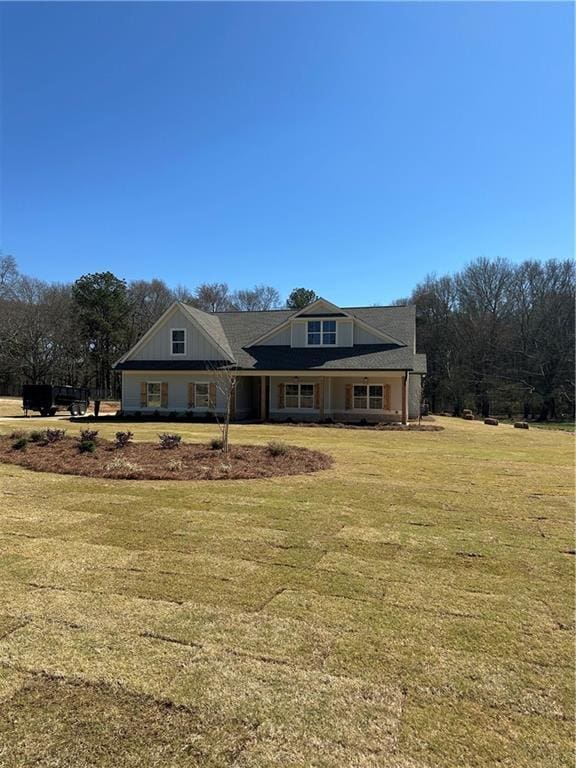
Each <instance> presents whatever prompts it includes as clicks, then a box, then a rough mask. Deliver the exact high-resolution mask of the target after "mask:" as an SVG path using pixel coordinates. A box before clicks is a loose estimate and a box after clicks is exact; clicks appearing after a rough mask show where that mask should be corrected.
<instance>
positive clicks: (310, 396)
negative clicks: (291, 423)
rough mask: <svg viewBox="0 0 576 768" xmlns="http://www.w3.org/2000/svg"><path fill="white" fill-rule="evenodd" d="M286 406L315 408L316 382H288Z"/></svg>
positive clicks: (285, 397) (285, 396) (285, 398)
mask: <svg viewBox="0 0 576 768" xmlns="http://www.w3.org/2000/svg"><path fill="white" fill-rule="evenodd" d="M284 404H285V406H286V408H314V384H286V389H285V392H284Z"/></svg>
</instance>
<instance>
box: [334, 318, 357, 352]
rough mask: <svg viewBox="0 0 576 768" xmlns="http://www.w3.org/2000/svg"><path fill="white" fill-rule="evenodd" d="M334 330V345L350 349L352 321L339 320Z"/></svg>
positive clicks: (352, 331) (352, 332)
mask: <svg viewBox="0 0 576 768" xmlns="http://www.w3.org/2000/svg"><path fill="white" fill-rule="evenodd" d="M336 325H337V329H336V344H337V346H338V347H351V346H352V344H353V343H354V338H353V337H354V321H353V320H339V321H338V322H337V324H336Z"/></svg>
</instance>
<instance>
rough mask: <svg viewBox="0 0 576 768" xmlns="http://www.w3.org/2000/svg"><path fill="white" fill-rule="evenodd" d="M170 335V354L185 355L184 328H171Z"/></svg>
mask: <svg viewBox="0 0 576 768" xmlns="http://www.w3.org/2000/svg"><path fill="white" fill-rule="evenodd" d="M171 335H172V354H173V355H185V354H186V329H185V328H172V330H171Z"/></svg>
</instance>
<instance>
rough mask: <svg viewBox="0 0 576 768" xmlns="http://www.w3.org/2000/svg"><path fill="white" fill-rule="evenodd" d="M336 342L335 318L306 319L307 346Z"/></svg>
mask: <svg viewBox="0 0 576 768" xmlns="http://www.w3.org/2000/svg"><path fill="white" fill-rule="evenodd" d="M330 344H336V320H308V346H309V347H322V346H324V345H327V346H328V345H330Z"/></svg>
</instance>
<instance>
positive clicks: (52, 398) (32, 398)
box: [22, 384, 90, 416]
mask: <svg viewBox="0 0 576 768" xmlns="http://www.w3.org/2000/svg"><path fill="white" fill-rule="evenodd" d="M89 405H90V390H89V389H86V388H85V387H61V386H54V385H52V384H24V386H23V387H22V408H23V410H24V411H26V412H28V411H40V415H41V416H54V415H55V414H56V412H57V411H61V410H66V411H70V413H71V415H72V416H83V415H84V414H85V413H86V411H87V409H88V406H89Z"/></svg>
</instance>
